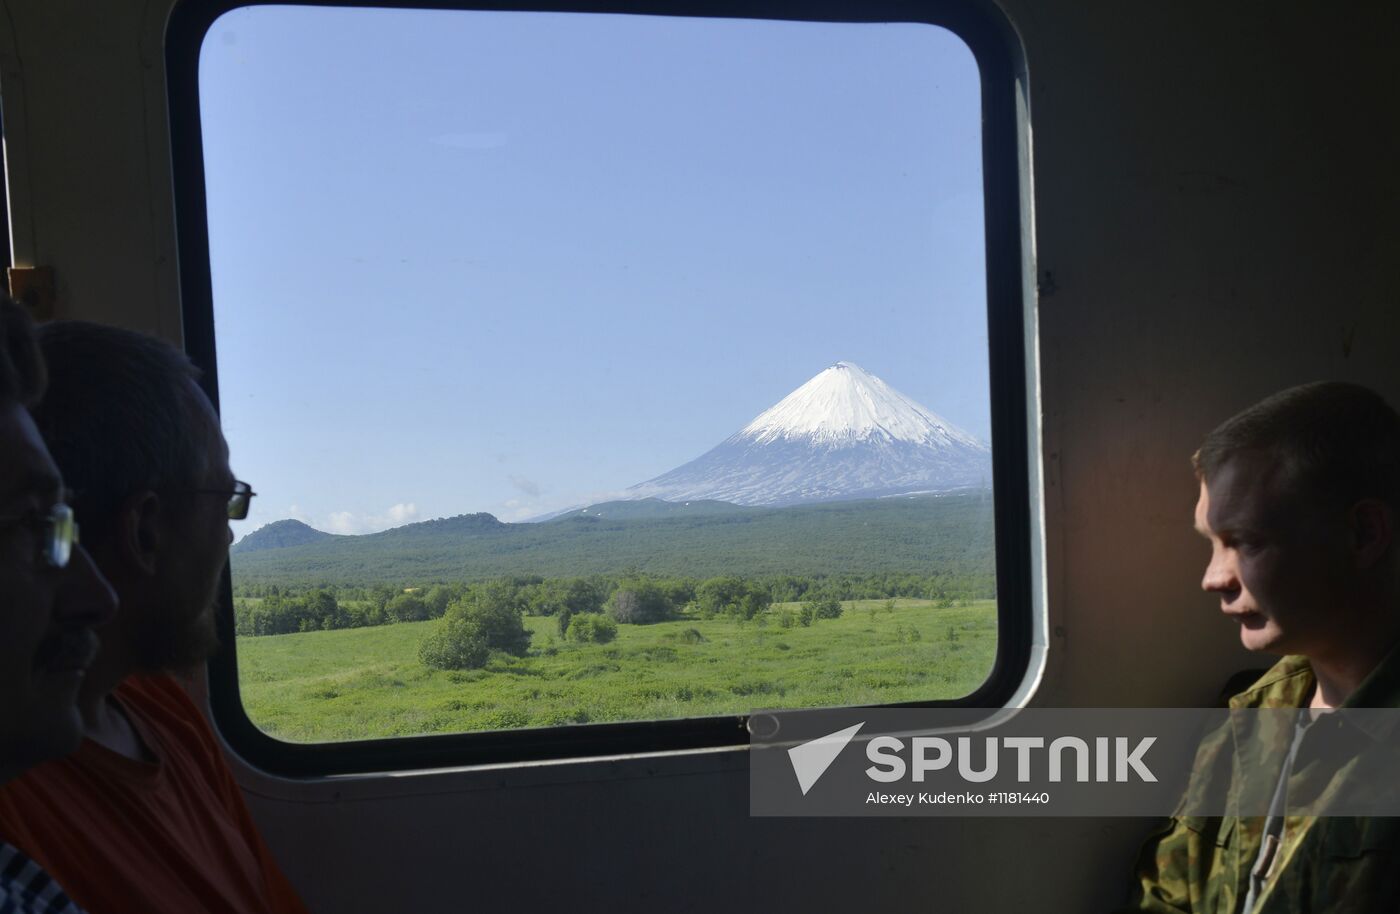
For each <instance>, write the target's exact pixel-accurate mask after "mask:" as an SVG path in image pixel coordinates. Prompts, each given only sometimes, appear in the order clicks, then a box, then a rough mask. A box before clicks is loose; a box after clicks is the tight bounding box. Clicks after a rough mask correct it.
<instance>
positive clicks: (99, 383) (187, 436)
mask: <svg viewBox="0 0 1400 914" xmlns="http://www.w3.org/2000/svg"><path fill="white" fill-rule="evenodd" d="M39 347H40V350H41V351H42V352H43V355H44V358H45V359H46V360H47V362H48V366H49V372H50V376H51V380H50V384H49V389H48V392H47V393H46V394H45V395H44V399H43V400H42V401H41V402H40V404H39V406H38V408H36V409H35V410H34V419H35V421H36V423H37V424H38V426H39V431H40V432H41V433H42V434H43V436H44V441H45V443H46V444H48V446H49V451H50V452H51V453H52V454H53V458H54V462H55V463H57V464H58V467H59V470H61V471H62V473H63V479H64V482H65V483H66V484H67V485H68V486H70V487H71V488H72V489H73V491H74V508H75V510H77V512H78V514H79V517H80V519H82V521H83V523H84V524H85V527H84V534H85V535H88V531H91V532H92V533H93V534H97V535H98V537H101V536H103V535H105V533H106V532H107V523H106V522H107V521H108V520H110V517H111V515H112V513H113V512H114V511H115V510H116V509H117V507H118V506H119V505H120V504H121V502H122V500H123V499H125V498H126V497H127V496H128V495H131V494H132V493H135V492H140V491H143V490H145V489H152V490H154V489H159V488H162V487H166V486H172V485H192V484H195V483H196V482H197V481H198V480H199V479H200V478H201V477H202V476H203V474H204V473H205V472H207V467H208V464H209V449H210V435H209V434H208V433H207V432H206V430H205V428H204V425H205V423H204V422H203V420H202V416H203V411H202V409H201V396H202V395H201V394H200V393H199V391H198V388H197V387H196V382H197V381H198V378H199V370H198V369H197V368H195V366H194V365H193V364H192V363H191V362H190V360H189V358H188V357H187V356H186V355H185V354H184V353H183V352H181V351H180V350H179V349H176V348H175V347H174V346H171V345H170V344H169V343H165V342H163V341H161V340H158V339H156V338H155V337H151V336H146V335H145V334H141V333H135V332H133V331H130V330H123V329H121V328H118V327H109V326H106V325H104V324H94V323H90V322H87V321H54V322H52V323H48V324H44V325H43V326H42V327H40V328H39ZM89 538H91V537H89Z"/></svg>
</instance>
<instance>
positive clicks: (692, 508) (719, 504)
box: [548, 498, 754, 521]
mask: <svg viewBox="0 0 1400 914" xmlns="http://www.w3.org/2000/svg"><path fill="white" fill-rule="evenodd" d="M752 510H754V509H753V508H746V507H744V506H742V505H734V504H730V503H729V502H727V501H713V500H701V501H684V502H682V501H662V500H661V499H659V498H642V499H638V500H637V501H605V502H602V503H600V504H596V505H589V506H588V507H586V508H575V509H574V510H572V511H565V512H564V513H562V514H557V515H555V516H554V517H551V518H548V520H549V521H558V520H566V519H568V518H571V517H606V518H608V519H610V520H639V519H644V518H645V519H651V518H658V517H713V516H714V515H716V514H735V513H739V512H744V511H752Z"/></svg>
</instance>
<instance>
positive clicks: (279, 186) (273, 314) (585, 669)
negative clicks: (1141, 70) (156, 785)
mask: <svg viewBox="0 0 1400 914" xmlns="http://www.w3.org/2000/svg"><path fill="white" fill-rule="evenodd" d="M649 12H654V13H685V14H686V15H680V16H675V15H615V14H609V13H606V12H601V11H598V12H590V11H578V12H531V11H477V10H449V9H432V10H424V9H407V8H405V9H385V8H367V7H346V6H331V5H326V6H304V5H298V6H281V5H255V6H247V7H242V8H237V9H228V8H227V7H219V6H214V5H196V6H194V7H181V8H180V10H179V11H178V13H177V18H176V21H175V22H174V23H172V29H171V38H170V46H169V54H170V68H171V72H170V85H171V96H172V98H171V101H172V118H173V122H174V125H175V127H174V134H175V154H176V163H177V164H176V168H177V205H178V207H179V211H180V213H179V214H180V226H181V231H182V244H181V261H182V263H181V266H182V277H183V282H184V283H185V289H184V296H185V297H184V301H185V308H186V328H187V346H188V348H189V349H190V351H191V353H192V355H193V356H194V357H195V358H196V360H197V361H199V362H200V363H201V364H203V365H204V366H205V367H206V368H207V369H209V371H208V377H207V380H208V383H209V384H210V387H211V393H214V394H215V395H216V396H217V397H218V402H219V403H220V409H221V414H222V417H223V421H224V426H225V432H226V435H227V437H228V439H229V441H230V447H231V451H232V461H233V466H234V468H235V471H236V472H237V473H238V474H239V475H240V477H241V478H245V479H248V480H250V481H251V482H252V483H253V485H254V487H255V488H256V489H257V491H258V493H259V494H258V497H257V498H256V499H255V500H254V502H253V511H252V513H251V514H250V517H249V519H248V521H246V522H244V523H243V524H242V526H241V528H240V529H238V530H237V531H236V532H237V533H238V534H239V535H240V537H241V538H240V540H239V542H238V543H237V544H235V546H234V548H233V550H232V554H231V563H230V564H231V575H230V577H231V583H230V589H229V592H228V595H227V596H228V606H227V610H228V612H227V615H226V618H225V625H226V629H227V631H226V633H225V634H226V640H227V641H228V642H230V643H231V644H232V646H233V650H231V651H228V652H226V653H225V655H224V656H222V657H221V658H220V659H219V660H218V661H217V662H216V663H215V664H214V666H213V668H212V670H211V678H212V684H213V689H212V693H213V695H214V701H215V705H216V713H217V715H218V717H219V722H220V725H221V727H223V729H224V730H225V732H226V734H228V735H229V738H230V739H231V741H233V742H234V743H235V745H236V746H237V747H238V748H239V749H240V751H242V752H243V753H244V754H245V755H247V756H249V757H250V758H251V759H252V760H254V761H255V762H260V763H262V764H264V765H266V766H267V767H269V768H273V769H276V770H282V771H287V772H291V773H295V772H329V771H337V770H341V771H344V770H367V769H374V768H385V767H407V766H420V765H427V764H434V763H464V762H471V761H492V760H504V759H524V758H540V757H560V756H575V755H589V754H599V753H612V752H625V751H640V750H648V749H666V748H682V747H693V746H705V745H717V744H725V743H734V742H739V741H742V740H743V739H744V738H745V734H744V731H743V728H742V719H743V716H744V715H745V714H747V713H749V712H750V711H752V710H753V709H755V708H771V707H814V706H824V705H835V704H890V703H945V702H959V703H973V704H998V703H1000V702H1001V701H1003V700H1004V699H1005V696H1006V695H1007V694H1009V690H1010V687H1011V685H1012V684H1014V681H1015V679H1016V678H1017V677H1018V676H1019V674H1020V673H1021V672H1022V671H1023V670H1024V668H1025V659H1024V658H1025V655H1026V648H1027V644H1028V639H1027V635H1026V632H1027V631H1028V616H1029V600H1028V597H1027V596H1026V593H1027V581H1028V560H1027V559H1026V558H1025V556H1026V555H1027V546H1026V544H1025V542H1024V541H1025V539H1026V538H1027V530H1028V522H1027V521H1026V519H1025V515H1026V511H1027V506H1026V500H1027V495H1026V467H1025V459H1026V458H1025V445H1024V425H1025V406H1024V392H1023V387H1024V381H1023V377H1024V376H1023V374H1022V372H1023V370H1024V368H1023V365H1024V352H1023V349H1022V345H1023V344H1022V339H1021V334H1022V330H1021V307H1022V305H1021V302H1020V298H1019V287H1020V255H1019V249H1018V248H1017V245H1016V239H1017V238H1018V235H1017V232H1018V227H1017V226H1018V216H1017V208H1016V204H1015V201H1016V199H1017V195H1016V192H1015V188H1016V172H1015V144H1014V139H1015V133H1014V130H1015V118H1014V108H1013V106H1012V97H1011V89H1010V87H1011V84H1012V71H1011V64H1010V63H1009V58H1008V56H1007V52H1005V51H1004V50H1003V51H1001V52H1000V53H1001V54H1002V57H1001V58H1000V59H998V58H996V54H995V52H994V51H993V50H989V49H991V48H993V47H994V46H995V44H996V41H993V40H989V39H988V38H987V37H986V36H987V33H988V30H989V29H990V28H991V27H990V26H989V25H987V23H986V22H985V21H983V20H974V25H972V26H967V25H966V24H964V25H963V26H962V27H959V28H958V30H957V31H954V30H951V29H950V28H948V27H946V25H947V22H944V24H936V23H937V22H939V20H938V19H937V17H931V18H932V19H933V21H930V22H901V21H894V22H879V21H867V22H831V21H779V20H775V19H764V18H762V11H761V10H758V11H753V12H752V13H751V15H753V16H755V17H756V18H725V17H724V15H723V14H724V13H725V12H726V11H725V10H721V9H703V8H696V9H685V10H678V9H663V8H657V9H655V10H651V11H649ZM819 18H822V17H820V16H818V15H817V12H816V11H815V10H814V13H813V19H814V20H815V19H819ZM945 18H946V17H945ZM872 19H878V16H872ZM954 19H956V17H954ZM977 23H980V24H977ZM954 24H955V25H956V22H955V23H954ZM979 42H980V44H979ZM974 45H976V46H977V47H979V48H981V52H982V55H983V56H982V59H980V60H979V58H978V56H977V55H976V54H975V53H974V50H973V46H974ZM988 55H990V56H988ZM989 63H990V65H989ZM979 65H980V72H979ZM997 67H1000V71H997V72H993V71H995V70H996V68H997ZM984 131H985V135H984ZM984 187H985V188H987V189H988V190H987V195H986V196H984ZM1008 188H1009V189H1008ZM999 271H1000V272H999ZM988 277H994V279H993V281H992V282H991V283H989V280H988ZM1013 278H1014V280H1015V281H1014V282H1011V281H1008V280H1010V279H1013ZM216 351H217V356H218V361H217V370H215V353H216ZM993 443H995V448H993V446H992V445H993ZM994 482H995V485H994V484H993V483H994ZM994 491H995V496H994V495H993V492H994Z"/></svg>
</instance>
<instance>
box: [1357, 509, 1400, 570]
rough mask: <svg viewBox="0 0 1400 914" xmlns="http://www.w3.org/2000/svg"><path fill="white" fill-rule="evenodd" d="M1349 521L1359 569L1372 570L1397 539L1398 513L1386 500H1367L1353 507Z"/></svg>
mask: <svg viewBox="0 0 1400 914" xmlns="http://www.w3.org/2000/svg"><path fill="white" fill-rule="evenodd" d="M1349 519H1350V521H1351V537H1352V548H1354V549H1355V550H1356V567H1357V568H1371V567H1373V566H1374V565H1375V564H1376V563H1377V562H1379V561H1380V560H1381V559H1382V558H1384V557H1385V555H1386V553H1387V552H1389V551H1390V546H1391V543H1392V541H1393V540H1394V538H1395V513H1394V512H1393V511H1392V510H1391V509H1390V506H1389V505H1387V504H1386V503H1385V502H1383V501H1379V500H1377V499H1374V498H1363V499H1362V500H1361V501H1358V502H1357V503H1356V504H1354V505H1352V506H1351V514H1350V518H1349Z"/></svg>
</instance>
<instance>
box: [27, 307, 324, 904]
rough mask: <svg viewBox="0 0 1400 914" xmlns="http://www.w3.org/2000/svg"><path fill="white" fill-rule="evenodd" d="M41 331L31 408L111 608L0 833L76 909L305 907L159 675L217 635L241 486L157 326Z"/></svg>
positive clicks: (242, 503)
mask: <svg viewBox="0 0 1400 914" xmlns="http://www.w3.org/2000/svg"><path fill="white" fill-rule="evenodd" d="M40 343H41V346H42V349H43V352H44V357H45V358H46V359H47V360H48V363H49V368H50V371H51V372H52V375H53V380H52V383H51V384H50V386H49V391H48V393H47V395H46V396H45V398H44V401H43V403H42V405H41V406H40V407H39V409H38V410H37V411H36V413H35V417H36V419H37V421H38V424H39V427H40V430H41V431H42V432H43V434H44V436H45V438H46V440H47V442H48V444H49V447H50V449H51V450H52V452H53V455H54V458H55V460H57V462H58V465H59V466H60V467H61V468H63V471H64V474H65V478H66V479H67V480H68V483H69V485H71V486H72V487H73V488H74V490H75V491H76V493H77V495H76V498H75V501H74V507H75V509H76V511H77V516H78V518H79V519H80V520H81V521H82V523H83V536H84V541H85V542H86V543H87V544H88V546H89V548H90V549H91V550H92V554H93V557H94V559H95V560H96V561H97V564H98V566H99V568H101V569H102V570H103V573H104V574H105V575H106V576H107V578H108V580H110V581H111V582H112V585H113V586H114V587H115V588H116V591H117V594H118V595H119V597H120V598H121V602H122V607H123V612H122V614H121V616H120V617H119V618H118V619H117V621H115V622H114V623H113V624H112V625H110V626H108V627H107V628H106V629H105V630H104V631H103V632H102V634H101V642H102V645H101V649H100V651H99V653H98V655H97V658H96V660H95V661H94V663H93V665H92V668H91V671H90V673H89V675H88V676H87V679H86V681H85V682H84V683H83V686H82V690H81V692H80V694H79V708H80V710H81V712H82V716H83V723H84V727H85V734H86V739H85V740H84V741H83V743H82V745H81V746H79V748H78V751H77V752H76V753H74V754H73V755H72V756H70V757H69V758H66V759H63V760H61V761H58V762H52V763H49V764H46V765H42V766H40V767H38V768H36V769H34V770H32V771H30V772H28V773H26V774H25V775H24V776H22V777H20V778H18V779H16V780H15V781H13V782H12V783H10V784H8V785H6V786H5V787H4V788H0V833H4V834H7V835H8V836H9V837H10V838H11V840H12V841H13V842H14V843H15V844H16V845H18V846H19V847H20V848H21V849H23V850H24V851H26V852H27V853H29V854H30V855H31V856H33V857H34V859H36V860H38V861H39V862H40V863H42V864H43V865H44V867H45V868H47V869H48V870H49V872H50V873H52V874H53V875H54V876H55V878H57V879H58V880H59V881H60V882H61V883H62V884H63V885H64V887H65V888H66V889H67V890H68V892H69V893H70V894H71V895H72V897H73V898H74V899H75V900H76V901H78V902H79V903H80V904H82V905H83V906H84V907H85V908H87V909H88V910H89V911H90V912H91V914H124V912H132V911H140V912H142V914H189V912H193V911H198V912H229V914H254V912H257V914H267V912H274V914H284V912H286V914H304V912H305V908H304V906H303V905H302V903H301V901H300V900H299V899H298V897H297V894H296V892H295V891H294V890H293V889H292V887H291V885H290V883H289V882H288V881H287V879H286V877H285V876H283V874H282V872H281V870H280V869H279V868H278V867H277V865H276V863H275V862H274V861H273V859H272V855H271V853H270V852H269V851H268V849H267V847H266V845H265V844H264V843H263V841H262V838H261V836H260V835H259V833H258V830H257V828H256V826H255V825H254V823H253V820H252V818H251V817H250V815H249V813H248V810H247V808H246V806H245V805H244V801H243V796H242V793H241V792H240V790H239V788H238V785H237V784H236V783H235V781H234V779H233V777H232V775H231V773H230V771H229V769H228V766H227V763H226V762H225V760H224V757H223V755H222V753H221V751H220V747H219V743H218V740H217V739H216V737H215V736H214V734H213V732H212V731H211V730H210V728H209V726H208V724H207V723H206V722H205V720H204V718H203V716H202V715H201V714H200V712H199V710H198V709H197V707H196V706H195V705H194V703H193V702H192V701H190V699H189V698H188V697H187V696H186V694H185V692H184V691H183V690H182V688H181V686H180V685H179V683H178V682H177V681H176V680H175V679H174V678H172V676H171V675H170V674H171V673H178V672H182V671H186V670H189V669H192V668H195V667H197V666H198V665H199V664H200V663H202V662H203V661H204V660H205V659H206V658H207V657H208V656H209V654H210V653H211V652H212V651H213V650H214V649H215V647H216V639H215V630H214V616H213V612H214V603H215V599H216V595H217V588H218V585H219V580H220V575H221V573H222V571H223V567H224V563H225V561H226V559H227V552H228V544H229V540H230V531H229V526H228V521H229V519H230V518H241V517H243V516H245V515H246V513H247V507H248V499H249V498H250V497H251V491H250V490H249V489H248V487H247V486H246V485H244V484H242V483H239V482H237V481H235V480H234V478H233V474H232V473H231V472H230V470H229V464H228V448H227V446H226V444H225V443H224V439H223V435H222V434H221V433H220V431H219V423H218V418H217V417H216V416H215V414H214V411H213V408H212V407H211V406H210V404H209V401H208V400H207V399H206V398H205V396H204V394H203V393H202V392H201V391H200V389H199V387H198V385H197V384H196V383H195V378H196V373H195V370H194V368H193V366H191V365H190V363H189V361H188V360H187V359H186V358H185V356H184V355H183V354H182V353H181V352H179V351H178V350H176V349H174V348H173V347H171V346H168V345H166V344H165V343H162V342H160V341H158V340H155V339H152V338H150V337H145V336H142V335H140V334H136V333H131V332H128V331H125V330H119V329H117V328H113V327H105V326H101V325H97V324H88V323H82V322H60V323H53V324H49V325H46V326H45V327H43V328H42V329H41V332H40Z"/></svg>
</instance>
